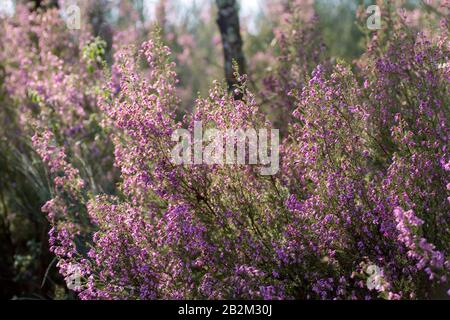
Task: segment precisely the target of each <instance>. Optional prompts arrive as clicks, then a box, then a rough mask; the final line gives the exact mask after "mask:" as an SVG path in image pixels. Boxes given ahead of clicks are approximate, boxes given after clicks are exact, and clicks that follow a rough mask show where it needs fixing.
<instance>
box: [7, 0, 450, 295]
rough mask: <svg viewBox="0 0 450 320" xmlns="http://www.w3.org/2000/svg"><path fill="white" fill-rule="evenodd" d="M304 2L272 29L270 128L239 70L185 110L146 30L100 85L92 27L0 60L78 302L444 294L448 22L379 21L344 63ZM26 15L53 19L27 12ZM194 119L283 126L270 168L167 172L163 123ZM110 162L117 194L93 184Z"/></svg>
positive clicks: (99, 48) (448, 266)
mask: <svg viewBox="0 0 450 320" xmlns="http://www.w3.org/2000/svg"><path fill="white" fill-rule="evenodd" d="M308 3H309V2H308ZM300 4H301V1H297V2H294V3H293V4H292V6H293V7H292V8H290V11H291V12H292V13H291V14H289V15H288V16H287V17H286V18H287V19H286V21H285V24H282V26H281V29H280V31H279V32H277V35H276V39H277V41H278V42H279V46H280V48H279V49H280V52H279V57H278V60H277V63H276V68H275V70H274V72H273V74H271V75H270V76H269V77H267V78H266V79H265V81H264V86H265V90H263V95H264V97H263V98H267V99H269V100H270V101H272V102H273V104H274V105H275V106H276V108H277V109H279V110H282V111H281V117H280V116H279V115H275V119H276V120H275V121H270V120H273V119H271V117H270V116H267V114H265V113H264V112H263V110H264V108H262V107H261V106H260V104H259V102H260V100H259V97H258V96H257V95H255V94H253V93H252V92H251V90H250V89H249V86H248V76H246V75H239V73H238V71H236V78H237V79H238V80H239V83H238V84H237V85H236V88H235V92H227V88H226V87H225V86H224V84H222V83H220V82H217V81H216V82H214V83H213V84H212V86H211V88H210V90H209V93H208V95H207V96H205V97H199V98H197V100H196V101H195V107H194V110H193V111H192V113H189V114H185V115H184V117H180V116H179V113H178V108H179V106H180V99H179V98H178V97H177V85H178V79H177V74H176V72H175V70H176V65H175V63H174V62H172V60H171V51H170V49H169V48H168V47H167V46H166V45H164V43H163V40H162V39H161V36H160V34H158V33H157V32H155V33H153V34H152V36H151V39H150V40H148V41H145V42H144V43H143V44H142V45H141V47H140V49H136V48H135V47H134V46H133V45H128V46H125V47H122V48H120V49H118V48H116V49H117V51H116V52H115V54H114V64H113V65H112V67H111V72H110V75H109V77H107V78H108V80H106V79H104V77H103V73H102V72H101V70H100V69H101V68H102V67H103V65H102V64H103V63H104V61H103V58H102V54H103V53H104V52H103V48H104V45H103V44H102V43H101V41H100V42H99V40H94V39H92V38H91V37H89V35H88V34H86V35H85V38H86V39H85V40H83V41H81V42H80V43H81V45H80V47H79V48H78V50H79V52H78V53H77V54H73V52H71V53H67V54H68V56H65V54H66V51H65V49H64V48H61V49H57V48H56V47H55V45H56V44H58V43H60V42H61V41H63V42H68V43H71V41H72V40H70V39H59V38H58V39H56V40H54V39H53V37H56V36H61V37H62V36H64V35H65V34H64V33H61V34H59V33H55V34H53V33H52V34H51V37H50V35H49V38H47V37H46V36H42V37H39V39H40V40H39V41H42V43H39V45H38V47H37V48H35V47H34V44H31V43H30V44H27V43H28V42H30V41H32V39H29V38H25V39H23V43H24V44H27V46H28V47H27V48H26V49H24V50H23V52H20V54H19V55H18V57H16V56H14V55H11V53H10V52H9V53H8V54H6V56H5V57H1V59H3V60H6V59H14V58H17V61H10V62H8V63H7V64H6V65H7V74H8V76H7V80H6V81H5V86H6V89H7V90H8V92H10V95H11V96H13V97H15V98H16V99H19V101H21V102H23V103H21V104H20V105H21V107H24V108H25V107H27V108H28V109H29V110H28V111H27V110H25V111H24V115H25V118H24V122H23V125H24V129H23V130H24V131H27V132H29V131H32V132H33V138H32V142H33V146H34V149H35V151H36V152H37V153H38V154H39V156H40V157H41V159H42V161H43V162H44V163H45V164H46V166H47V168H48V176H49V177H50V178H51V182H50V184H51V188H52V199H50V200H49V201H48V202H47V203H46V204H45V205H44V206H43V208H42V211H43V212H44V213H46V214H47V217H48V219H49V221H50V223H51V225H52V229H51V230H50V233H49V236H50V245H51V248H50V249H51V251H52V252H53V253H54V254H55V255H56V256H57V258H58V261H59V262H58V267H59V268H60V272H61V274H62V275H63V276H64V277H66V278H67V279H69V278H71V277H72V276H73V273H74V270H76V271H77V274H78V275H79V276H80V280H81V284H80V285H79V286H78V287H76V288H75V291H77V293H78V294H79V296H80V298H82V299H183V298H184V299H187V298H189V299H201V298H207V299H237V298H241V299H376V298H385V299H411V298H429V297H435V296H440V295H442V294H443V293H444V294H445V293H446V292H447V290H448V289H449V288H450V284H449V282H448V276H449V274H450V258H449V255H450V216H449V214H450V197H449V195H450V194H449V192H450V181H449V180H450V179H449V171H450V156H449V154H448V142H449V141H448V139H449V131H448V130H449V129H448V123H449V115H450V110H449V108H450V95H449V91H448V88H449V82H450V77H449V72H450V69H449V61H448V57H449V54H450V46H449V42H448V20H446V18H443V21H442V26H441V29H440V36H439V37H429V36H427V35H425V34H423V33H415V32H413V31H412V29H410V28H409V27H408V25H407V24H405V23H404V20H402V18H401V17H399V16H398V15H397V14H395V13H389V14H391V16H390V20H389V21H391V22H392V30H390V32H389V34H388V35H387V36H386V37H378V36H376V35H375V36H374V37H372V38H371V39H370V40H369V42H368V50H367V52H366V53H365V55H364V56H363V57H361V59H360V60H359V61H357V62H356V63H355V67H354V68H352V65H348V64H346V63H343V62H338V63H332V61H331V60H330V59H328V58H327V55H326V49H325V47H324V46H323V45H322V44H321V41H320V39H318V38H316V37H315V28H314V24H315V21H316V20H315V19H317V17H314V15H313V13H311V12H310V11H306V10H304V8H302V7H301V6H300ZM303 5H304V3H303ZM300 9H302V10H300ZM305 12H306V13H307V14H308V16H307V17H306V18H305V17H303V18H302V17H301V14H305ZM38 19H44V20H45V19H49V21H54V20H56V19H58V17H57V16H56V13H55V12H53V11H51V10H50V11H47V13H46V14H45V15H43V16H40V15H38V16H36V17H34V16H33V19H30V20H26V21H33V23H34V22H36V21H38ZM302 19H303V20H302ZM305 19H306V27H302V28H301V31H299V32H293V31H294V30H295V29H297V28H299V26H301V25H302V24H301V23H300V21H304V20H305ZM24 23H31V22H24ZM33 23H31V25H30V26H29V25H26V26H22V27H21V28H22V29H23V28H25V29H27V28H28V29H32V30H33V28H35V27H34V26H33ZM36 24H37V27H39V26H40V28H43V27H42V25H46V26H47V27H48V28H52V27H49V24H48V23H47V24H46V23H39V22H36ZM5 28H9V29H8V30H10V33H11V32H14V27H13V25H5ZM55 28H56V27H55ZM283 28H285V29H283ZM32 32H33V31H31V33H32ZM34 32H36V31H34ZM39 32H42V33H43V34H44V35H46V34H47V33H45V30H44V31H39ZM27 35H28V36H27V37H31V36H29V33H27ZM19 36H20V37H25V34H23V33H20V34H18V35H17V37H19ZM65 36H68V35H65ZM52 39H53V40H52ZM185 40H186V39H185ZM8 41H10V42H12V41H18V40H17V38H16V37H11V39H9V40H8ZM53 41H54V42H53ZM186 41H188V40H186ZM305 42H307V43H308V44H309V46H303V45H302V44H303V43H305ZM33 48H34V49H33ZM73 50H75V49H74V48H71V49H68V51H73ZM5 52H6V51H5ZM55 52H57V53H58V54H55ZM178 58H179V59H183V57H178ZM37 59H39V60H38V61H39V63H38V62H37ZM71 59H73V60H75V62H73V61H72V62H71ZM35 60H36V61H35ZM17 64H19V65H17ZM92 87H94V88H95V90H93V89H92ZM24 88H27V90H31V93H30V91H27V92H25V91H23V90H24ZM91 89H92V90H91ZM269 92H272V93H273V96H270V97H269V96H268V93H269ZM237 97H239V98H237ZM33 107H38V108H39V110H37V111H36V110H34V111H33ZM264 111H267V110H264ZM271 115H272V116H273V114H271ZM196 121H202V123H203V125H204V127H205V128H216V129H220V130H226V129H247V128H256V129H262V128H264V129H271V128H274V127H275V128H277V125H279V124H280V121H281V122H284V123H285V124H286V130H285V131H286V132H284V137H283V141H282V146H281V159H280V161H281V163H280V171H279V172H278V173H277V174H276V175H273V176H262V175H260V174H259V170H258V169H259V168H258V165H238V164H229V165H216V164H215V165H207V164H201V165H193V164H184V165H175V164H174V163H173V162H172V161H171V158H170V156H171V150H172V149H173V147H174V145H175V142H174V141H172V139H171V137H172V133H173V132H174V130H176V129H178V128H189V129H193V127H194V122H196ZM27 124H28V125H29V124H31V125H29V127H28V126H26V125H27ZM79 144H82V145H83V146H84V147H86V148H90V149H88V150H90V153H91V154H90V155H86V154H84V155H83V154H82V153H80V152H79V149H77V147H76V146H77V145H79ZM102 145H103V148H101V147H102ZM88 153H89V152H88ZM111 158H113V159H114V160H113V162H114V168H112V167H111V166H107V164H109V162H108V160H110V159H111ZM105 159H106V160H105ZM95 161H106V164H105V167H106V168H107V172H106V174H107V175H108V177H107V178H105V177H102V174H101V173H102V172H97V173H92V172H91V170H90V169H89V168H90V167H89V163H90V164H91V165H92V162H95ZM86 162H88V164H86ZM111 162H112V161H111ZM116 170H117V171H119V172H120V179H119V181H120V182H119V183H118V184H117V188H114V190H113V191H110V192H107V191H106V190H105V189H107V188H97V187H96V186H97V183H98V181H101V182H102V183H101V185H105V184H108V183H110V184H113V183H114V177H115V173H116ZM89 173H90V174H89ZM374 270H376V272H377V273H376V274H374ZM371 281H375V284H374V285H372V283H371Z"/></svg>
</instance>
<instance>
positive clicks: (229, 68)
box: [216, 0, 245, 91]
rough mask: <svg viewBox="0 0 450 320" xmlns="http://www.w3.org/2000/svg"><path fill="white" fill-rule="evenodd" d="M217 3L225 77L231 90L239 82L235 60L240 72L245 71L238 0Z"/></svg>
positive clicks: (218, 0)
mask: <svg viewBox="0 0 450 320" xmlns="http://www.w3.org/2000/svg"><path fill="white" fill-rule="evenodd" d="M216 3H217V7H218V17H217V24H218V25H219V29H220V34H221V36H222V45H223V53H224V65H225V77H226V80H227V84H228V89H229V90H230V91H231V90H232V89H233V87H234V85H235V84H236V83H237V79H236V78H235V77H234V75H233V61H236V63H237V65H238V67H239V73H240V74H244V73H245V59H244V54H243V52H242V38H241V32H240V27H239V13H238V7H237V3H236V0H216Z"/></svg>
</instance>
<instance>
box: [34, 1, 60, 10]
mask: <svg viewBox="0 0 450 320" xmlns="http://www.w3.org/2000/svg"><path fill="white" fill-rule="evenodd" d="M29 2H31V3H32V4H33V6H32V8H33V9H37V8H53V7H58V0H30V1H29Z"/></svg>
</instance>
